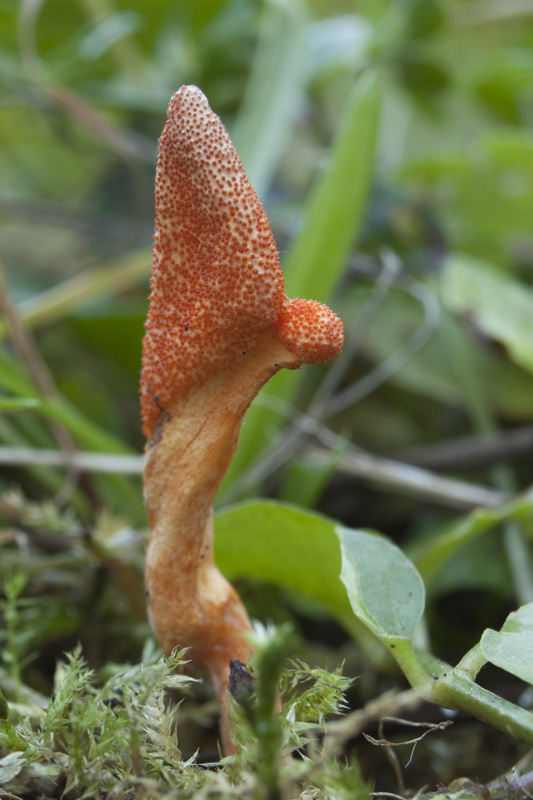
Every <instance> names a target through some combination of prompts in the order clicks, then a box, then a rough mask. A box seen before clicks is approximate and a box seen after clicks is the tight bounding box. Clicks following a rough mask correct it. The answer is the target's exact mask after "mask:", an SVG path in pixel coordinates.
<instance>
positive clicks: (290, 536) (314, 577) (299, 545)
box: [215, 500, 351, 623]
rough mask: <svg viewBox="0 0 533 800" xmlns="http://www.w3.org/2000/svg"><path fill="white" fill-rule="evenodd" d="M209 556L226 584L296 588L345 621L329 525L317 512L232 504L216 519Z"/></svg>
mask: <svg viewBox="0 0 533 800" xmlns="http://www.w3.org/2000/svg"><path fill="white" fill-rule="evenodd" d="M215 557H216V562H217V565H218V566H219V568H220V570H221V571H222V572H223V573H224V575H226V577H227V578H228V579H230V580H233V579H235V578H237V577H248V578H258V579H260V580H262V581H267V582H269V583H272V584H275V585H276V586H284V587H288V588H291V589H296V590H297V591H300V592H303V593H304V594H307V595H309V596H310V597H313V598H314V599H315V600H318V601H319V602H320V603H322V604H323V605H324V606H325V607H326V608H328V609H329V611H330V612H331V613H332V614H333V615H334V616H335V617H337V619H339V620H340V621H341V622H344V623H346V621H347V619H348V618H349V617H351V612H350V605H349V603H348V599H347V597H346V592H345V591H344V588H343V586H342V584H341V582H340V580H339V574H340V571H341V555H340V550H339V541H338V539H337V536H336V535H335V524H334V523H333V522H332V521H331V520H329V519H327V518H326V517H323V516H321V515H320V514H316V513H311V512H309V511H302V510H301V509H299V508H297V507H296V506H291V505H289V504H286V503H278V502H274V501H266V500H265V501H261V502H247V503H241V504H239V505H236V506H233V507H231V508H229V509H226V510H224V511H221V512H219V513H218V514H217V515H216V518H215Z"/></svg>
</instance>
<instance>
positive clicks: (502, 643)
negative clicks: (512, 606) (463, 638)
mask: <svg viewBox="0 0 533 800" xmlns="http://www.w3.org/2000/svg"><path fill="white" fill-rule="evenodd" d="M481 650H482V651H483V655H484V656H485V658H486V659H487V661H490V662H491V664H494V665H495V666H497V667H500V668H501V669H504V670H506V672H510V673H511V675H516V677H517V678H520V679H521V680H523V681H527V682H528V683H531V684H533V603H528V604H527V605H525V606H522V607H521V608H519V609H518V610H517V611H513V612H512V613H511V614H509V616H508V617H507V619H506V620H505V622H504V624H503V625H502V628H501V630H500V631H494V630H492V629H491V628H488V629H487V630H486V631H485V632H484V633H483V636H482V637H481Z"/></svg>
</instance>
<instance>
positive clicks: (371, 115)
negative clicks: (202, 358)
mask: <svg viewBox="0 0 533 800" xmlns="http://www.w3.org/2000/svg"><path fill="white" fill-rule="evenodd" d="M379 109H380V87H379V84H378V82H377V81H376V80H375V79H369V78H368V76H365V79H364V80H363V81H360V82H358V83H357V84H356V86H355V89H354V91H353V92H352V95H351V96H350V98H349V99H348V102H347V107H346V111H345V114H344V117H343V120H342V122H341V127H340V130H339V132H338V134H337V137H336V139H335V142H334V144H333V149H332V152H331V156H330V160H329V163H328V166H327V167H326V169H325V171H324V174H323V175H322V176H321V177H320V179H319V181H318V183H317V185H316V187H315V188H314V189H313V191H312V193H311V196H310V198H309V201H308V203H307V205H306V208H305V210H304V220H303V227H302V230H301V231H300V233H299V235H298V236H297V237H296V239H295V240H294V242H293V244H292V246H291V248H290V250H289V253H288V256H287V259H286V261H285V265H284V272H285V286H286V291H287V295H288V296H289V297H306V298H310V299H313V300H319V301H320V302H326V301H327V299H328V297H329V296H330V294H331V293H332V291H333V289H334V288H335V286H336V285H337V283H338V281H339V278H340V276H341V274H342V272H343V270H344V267H345V265H346V259H347V257H348V253H349V251H350V247H351V246H352V244H353V242H354V240H355V237H356V234H357V231H358V230H359V227H360V225H361V220H362V217H363V212H364V207H365V200H366V197H367V194H368V189H369V185H370V180H371V176H372V168H373V161H374V149H375V146H376V137H377V128H378V119H379ZM295 389H296V383H295V380H294V377H293V374H292V373H289V372H288V371H283V372H280V373H278V374H277V375H276V376H275V377H274V378H273V379H272V380H270V381H269V383H268V389H267V390H266V392H265V394H266V395H267V396H269V397H271V398H274V400H275V401H276V402H277V403H281V404H282V405H283V404H284V403H285V404H288V403H289V402H290V399H291V397H292V396H294V393H295ZM283 422H284V418H283V416H281V415H280V414H276V413H275V412H273V411H272V410H271V409H270V408H264V407H261V406H259V404H254V405H253V406H252V408H250V409H249V411H248V414H247V416H246V424H245V425H244V427H243V430H242V436H241V442H240V445H239V449H238V450H237V453H236V455H235V458H234V459H233V462H232V464H231V466H230V468H229V470H228V474H227V475H226V478H225V480H224V483H223V484H222V493H223V492H224V489H226V488H227V487H228V486H229V485H230V484H231V483H232V482H233V480H234V479H235V478H236V477H237V476H238V475H240V474H241V473H242V472H243V471H244V469H245V468H246V467H247V466H248V465H249V464H250V463H251V462H252V461H253V460H254V458H256V457H257V455H258V454H259V453H261V451H262V450H264V448H265V447H266V445H267V444H268V443H269V442H271V441H272V440H273V438H274V437H275V435H276V432H277V431H278V430H279V429H280V427H281V425H282V423H283Z"/></svg>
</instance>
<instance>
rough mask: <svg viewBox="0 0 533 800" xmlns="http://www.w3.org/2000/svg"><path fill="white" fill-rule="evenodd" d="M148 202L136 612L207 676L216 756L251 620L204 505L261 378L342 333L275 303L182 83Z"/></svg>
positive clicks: (287, 303) (337, 344)
mask: <svg viewBox="0 0 533 800" xmlns="http://www.w3.org/2000/svg"><path fill="white" fill-rule="evenodd" d="M155 200H156V229H155V236H154V247H153V271H152V279H151V295H150V308H149V313H148V319H147V321H146V335H145V337H144V341H143V364H142V375H141V405H142V417H143V430H144V433H145V435H146V437H147V447H146V467H145V473H144V491H145V501H146V507H147V511H148V517H149V523H150V530H151V533H150V541H149V545H148V549H147V555H146V569H145V580H146V589H147V595H148V606H149V614H150V619H151V622H152V625H153V628H154V631H155V633H156V636H157V637H158V639H159V641H160V643H161V646H162V647H163V649H164V651H165V652H166V653H170V652H171V651H172V649H173V648H175V647H184V646H187V647H190V648H191V649H190V652H189V657H190V658H191V660H192V661H193V662H195V663H198V664H200V665H201V666H203V667H204V668H205V669H206V670H207V671H208V672H209V674H210V675H211V677H212V679H213V681H214V684H215V687H216V690H217V693H218V696H219V699H220V704H221V714H222V736H223V741H224V747H225V750H226V751H230V750H231V748H232V746H231V741H230V739H229V731H228V721H227V713H226V712H227V705H226V704H227V697H226V688H227V683H228V676H229V660H230V659H239V660H240V661H243V662H246V661H247V660H248V657H249V655H250V645H249V644H248V641H247V640H246V638H244V637H243V633H246V632H247V631H249V630H251V625H250V622H249V619H248V616H247V614H246V611H245V609H244V607H243V605H242V603H241V601H240V599H239V597H238V595H237V594H236V592H235V591H234V589H233V588H232V587H231V586H230V584H229V583H228V582H227V581H226V580H225V579H224V578H223V576H222V575H221V574H220V572H219V571H218V570H217V568H216V566H215V564H214V560H213V548H212V513H211V504H212V500H213V497H214V495H215V493H216V491H217V489H218V486H219V484H220V482H221V480H222V478H223V477H224V474H225V472H226V470H227V468H228V466H229V464H230V461H231V459H232V457H233V454H234V452H235V448H236V446H237V442H238V437H239V431H240V427H241V424H242V421H243V417H244V414H245V412H246V410H247V408H248V406H249V405H250V403H251V402H252V400H253V399H254V397H255V396H256V394H257V393H258V391H259V390H260V388H261V387H262V386H263V384H264V383H265V382H266V381H267V380H268V379H269V378H270V377H271V376H272V375H274V373H276V372H277V371H278V370H279V369H281V368H282V367H288V368H289V369H296V368H298V367H300V366H301V365H302V364H304V363H317V362H320V363H321V362H325V361H328V360H329V359H331V358H333V357H334V356H335V355H337V354H338V353H339V352H340V350H341V349H342V346H343V342H344V332H343V326H342V323H341V321H340V319H339V318H338V317H337V316H336V315H335V314H334V313H333V312H332V311H330V310H329V308H327V306H324V305H321V304H320V303H317V302H315V301H313V300H300V299H296V300H289V299H287V298H286V296H285V292H284V288H283V275H282V271H281V267H280V263H279V258H278V253H277V250H276V245H275V242H274V238H273V236H272V232H271V230H270V225H269V223H268V219H267V217H266V214H265V212H264V210H263V208H262V206H261V203H260V202H259V199H258V197H257V195H256V193H255V192H254V190H253V188H252V186H251V184H250V182H249V180H248V178H247V176H246V173H245V172H244V169H243V167H242V164H241V161H240V158H239V156H238V154H237V152H236V150H235V148H234V147H233V144H232V142H231V140H230V138H229V136H228V134H227V131H226V129H225V128H224V126H223V125H222V123H221V121H220V119H219V118H218V117H217V116H216V115H215V114H214V113H213V112H212V111H211V109H210V108H209V105H208V102H207V100H206V98H205V96H204V95H203V94H202V92H201V91H200V90H199V89H197V88H196V87H194V86H183V87H182V88H181V89H180V90H179V91H178V92H176V94H175V95H174V96H173V97H172V99H171V101H170V105H169V107H168V114H167V122H166V125H165V128H164V130H163V134H162V136H161V139H160V142H159V151H158V162H157V172H156V190H155ZM324 268H327V265H324ZM253 535H254V532H253V531H250V536H253Z"/></svg>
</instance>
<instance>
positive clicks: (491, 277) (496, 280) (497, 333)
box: [442, 254, 533, 372]
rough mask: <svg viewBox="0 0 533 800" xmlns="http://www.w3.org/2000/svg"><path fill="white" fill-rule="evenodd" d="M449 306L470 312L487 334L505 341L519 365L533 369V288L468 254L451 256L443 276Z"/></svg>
mask: <svg viewBox="0 0 533 800" xmlns="http://www.w3.org/2000/svg"><path fill="white" fill-rule="evenodd" d="M442 295H443V299H444V301H445V303H446V304H447V306H448V308H449V309H450V310H451V311H453V312H455V313H457V314H462V315H466V316H468V318H469V319H471V320H472V321H473V322H474V324H475V325H476V326H477V327H478V328H480V329H481V330H482V331H483V333H484V334H486V335H487V336H490V337H491V338H492V339H495V340H496V341H498V342H501V343H502V344H503V345H504V346H505V348H506V349H507V351H508V353H509V356H510V357H511V358H512V359H513V361H514V362H515V363H516V364H518V365H519V366H521V367H523V368H524V369H527V370H528V371H529V372H533V291H532V290H531V289H530V288H528V287H527V286H526V285H524V284H521V283H520V282H518V281H515V280H513V279H512V278H510V277H509V276H508V275H507V274H506V273H504V272H501V271H497V270H496V269H495V268H494V267H493V266H492V265H491V264H489V263H486V262H484V261H479V260H478V259H474V258H472V257H470V256H467V255H460V254H456V255H454V256H452V257H450V258H449V259H448V260H447V262H446V265H445V268H444V272H443V276H442Z"/></svg>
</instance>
